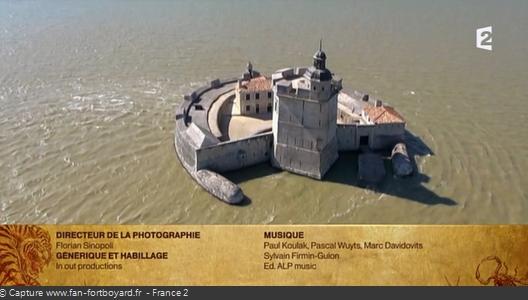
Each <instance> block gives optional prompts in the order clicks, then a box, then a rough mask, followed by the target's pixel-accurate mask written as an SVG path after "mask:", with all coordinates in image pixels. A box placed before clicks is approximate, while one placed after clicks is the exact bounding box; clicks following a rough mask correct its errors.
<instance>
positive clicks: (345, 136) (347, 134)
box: [337, 124, 359, 151]
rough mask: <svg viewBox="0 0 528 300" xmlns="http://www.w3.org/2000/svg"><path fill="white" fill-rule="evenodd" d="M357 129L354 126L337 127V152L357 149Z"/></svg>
mask: <svg viewBox="0 0 528 300" xmlns="http://www.w3.org/2000/svg"><path fill="white" fill-rule="evenodd" d="M357 128H358V126H357V125H356V124H347V125H344V124H343V125H337V146H338V149H339V151H352V150H357V149H358V148H359V141H358V138H357V137H358V134H357Z"/></svg>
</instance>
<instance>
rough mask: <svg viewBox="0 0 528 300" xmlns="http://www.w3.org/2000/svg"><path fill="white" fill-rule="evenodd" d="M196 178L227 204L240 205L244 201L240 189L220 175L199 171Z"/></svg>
mask: <svg viewBox="0 0 528 300" xmlns="http://www.w3.org/2000/svg"><path fill="white" fill-rule="evenodd" d="M195 178H196V181H198V183H199V184H200V185H201V186H202V187H203V188H204V189H205V190H207V191H208V192H209V193H211V194H213V195H214V196H215V197H217V198H219V199H220V200H222V201H224V202H226V203H229V204H238V203H240V202H242V200H244V194H243V193H242V190H241V189H240V187H239V186H238V185H236V184H234V183H233V182H231V181H230V180H228V179H227V178H225V177H223V176H222V175H220V174H218V173H215V172H212V171H209V170H199V171H197V172H196V176H195Z"/></svg>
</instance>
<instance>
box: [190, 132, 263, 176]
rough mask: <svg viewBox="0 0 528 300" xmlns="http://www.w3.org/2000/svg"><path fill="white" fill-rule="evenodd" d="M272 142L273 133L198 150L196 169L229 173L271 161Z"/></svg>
mask: <svg viewBox="0 0 528 300" xmlns="http://www.w3.org/2000/svg"><path fill="white" fill-rule="evenodd" d="M272 141H273V135H272V133H263V134H259V135H255V136H252V137H249V138H245V139H241V140H236V141H228V142H222V143H219V144H217V145H214V146H211V147H206V148H202V149H197V150H196V168H197V169H198V170H199V169H209V170H213V171H215V172H227V171H232V170H237V169H240V168H244V167H247V166H252V165H255V164H259V163H262V162H266V161H268V160H269V159H270V155H271V147H272Z"/></svg>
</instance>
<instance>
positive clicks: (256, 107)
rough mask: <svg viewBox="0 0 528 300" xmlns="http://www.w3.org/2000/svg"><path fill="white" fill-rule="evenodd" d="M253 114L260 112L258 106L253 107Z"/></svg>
mask: <svg viewBox="0 0 528 300" xmlns="http://www.w3.org/2000/svg"><path fill="white" fill-rule="evenodd" d="M255 112H256V113H257V114H258V113H259V112H260V109H259V105H258V104H257V106H255Z"/></svg>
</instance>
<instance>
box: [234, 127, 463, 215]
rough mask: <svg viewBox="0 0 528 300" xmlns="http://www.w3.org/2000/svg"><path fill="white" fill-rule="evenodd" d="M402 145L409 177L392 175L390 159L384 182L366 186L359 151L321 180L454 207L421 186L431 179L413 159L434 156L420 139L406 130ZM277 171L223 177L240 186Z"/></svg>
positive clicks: (343, 157) (266, 168)
mask: <svg viewBox="0 0 528 300" xmlns="http://www.w3.org/2000/svg"><path fill="white" fill-rule="evenodd" d="M405 143H406V145H407V151H408V154H409V158H410V159H411V162H412V164H413V168H414V173H413V175H412V176H409V177H405V178H399V177H396V176H394V175H393V172H392V164H391V161H390V159H385V160H384V162H385V170H386V171H387V174H386V175H385V178H384V179H383V181H382V182H380V183H378V184H376V185H365V184H363V183H362V182H361V181H360V180H359V178H358V172H357V170H358V152H342V153H340V154H339V159H338V160H337V161H336V163H335V164H334V165H333V166H332V168H331V169H330V171H329V172H328V173H327V174H326V176H325V178H324V181H329V182H335V183H339V184H345V185H350V186H356V187H360V188H366V189H369V190H372V191H374V192H376V193H383V194H387V195H392V196H396V197H399V198H403V199H407V200H410V201H415V202H419V203H423V204H427V205H437V204H442V205H456V204H457V202H456V201H455V200H453V199H450V198H446V197H442V196H439V195H437V194H436V193H435V192H433V191H431V190H429V189H428V188H427V187H426V186H424V185H423V184H425V183H427V182H429V180H430V177H429V176H428V175H426V174H422V173H420V172H419V169H418V167H417V164H416V157H422V156H430V155H434V152H433V151H432V150H431V149H430V148H429V146H427V145H426V144H425V143H424V142H423V141H422V139H420V138H419V137H417V136H415V135H413V134H412V133H411V132H409V131H406V132H405ZM382 156H384V157H385V156H390V151H389V152H386V153H382ZM280 172H282V171H280V170H277V169H275V168H273V167H272V166H271V165H270V164H260V165H257V166H253V167H249V168H245V169H243V170H239V171H234V172H229V173H226V174H224V176H225V177H226V178H228V179H229V180H231V181H233V182H234V183H236V184H239V183H242V182H245V181H249V180H252V179H257V178H261V177H265V176H270V175H273V174H276V173H280ZM249 203H251V200H249V198H248V201H247V202H246V201H244V204H243V206H245V205H248V204H249Z"/></svg>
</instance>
